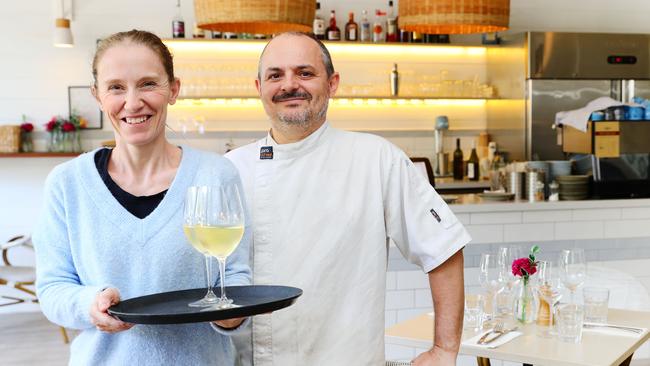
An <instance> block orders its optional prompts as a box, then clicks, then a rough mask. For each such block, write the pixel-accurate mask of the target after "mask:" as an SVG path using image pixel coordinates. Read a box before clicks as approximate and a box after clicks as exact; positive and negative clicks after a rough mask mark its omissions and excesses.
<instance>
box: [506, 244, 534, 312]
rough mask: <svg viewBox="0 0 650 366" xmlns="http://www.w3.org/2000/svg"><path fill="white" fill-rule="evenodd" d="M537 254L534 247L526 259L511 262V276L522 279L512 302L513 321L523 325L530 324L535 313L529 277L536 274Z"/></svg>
mask: <svg viewBox="0 0 650 366" xmlns="http://www.w3.org/2000/svg"><path fill="white" fill-rule="evenodd" d="M538 252H539V246H537V245H534V246H533V247H532V248H531V249H530V254H529V255H528V257H526V258H518V259H515V260H514V261H513V262H512V274H513V275H515V276H519V277H521V278H522V281H521V282H520V285H519V289H518V293H517V295H516V296H515V300H514V304H513V307H514V309H513V310H514V311H513V313H514V315H515V319H516V320H517V321H518V322H520V323H523V324H528V323H532V322H533V320H535V319H534V318H535V314H536V313H537V309H536V305H537V303H536V302H535V296H534V293H533V289H532V285H531V284H530V283H529V282H530V277H531V276H532V275H534V274H535V273H536V272H537V263H538V261H537V260H536V259H535V255H536V254H537V253H538Z"/></svg>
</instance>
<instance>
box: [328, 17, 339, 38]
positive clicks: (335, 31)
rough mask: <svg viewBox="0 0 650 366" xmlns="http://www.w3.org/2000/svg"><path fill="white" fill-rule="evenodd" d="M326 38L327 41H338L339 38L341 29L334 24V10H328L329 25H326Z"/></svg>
mask: <svg viewBox="0 0 650 366" xmlns="http://www.w3.org/2000/svg"><path fill="white" fill-rule="evenodd" d="M327 40H328V41H340V40H341V30H340V29H339V27H337V26H336V13H335V12H334V10H332V11H331V12H330V26H329V27H327Z"/></svg>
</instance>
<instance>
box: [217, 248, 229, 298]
mask: <svg viewBox="0 0 650 366" xmlns="http://www.w3.org/2000/svg"><path fill="white" fill-rule="evenodd" d="M217 260H218V261H219V283H220V284H221V298H220V299H219V300H220V301H226V300H227V298H226V258H217Z"/></svg>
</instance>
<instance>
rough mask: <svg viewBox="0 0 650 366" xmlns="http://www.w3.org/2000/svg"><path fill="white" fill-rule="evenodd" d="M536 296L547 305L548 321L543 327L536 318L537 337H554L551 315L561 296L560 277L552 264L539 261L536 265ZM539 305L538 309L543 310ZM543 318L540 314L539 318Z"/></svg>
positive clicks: (541, 305)
mask: <svg viewBox="0 0 650 366" xmlns="http://www.w3.org/2000/svg"><path fill="white" fill-rule="evenodd" d="M537 280H538V283H537V294H538V295H539V297H540V298H541V299H542V300H543V301H544V302H546V304H548V320H547V325H546V326H544V325H543V324H541V323H540V321H542V322H543V321H544V319H540V318H539V317H538V323H537V324H538V330H539V331H538V335H540V336H542V337H551V336H553V335H554V328H553V314H554V312H555V304H556V303H557V302H558V301H559V300H560V298H561V297H562V294H561V292H560V285H561V284H560V277H559V273H558V270H557V268H554V267H553V262H549V261H540V262H539V263H538V264H537ZM543 306H544V305H543V304H541V303H540V309H541V308H543ZM541 316H543V314H541V312H540V317H541Z"/></svg>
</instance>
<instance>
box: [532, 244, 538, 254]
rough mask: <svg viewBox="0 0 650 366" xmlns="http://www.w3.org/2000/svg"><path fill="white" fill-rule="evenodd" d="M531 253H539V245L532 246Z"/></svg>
mask: <svg viewBox="0 0 650 366" xmlns="http://www.w3.org/2000/svg"><path fill="white" fill-rule="evenodd" d="M530 253H531V254H533V255H535V254H537V253H539V245H533V247H532V248H530Z"/></svg>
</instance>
